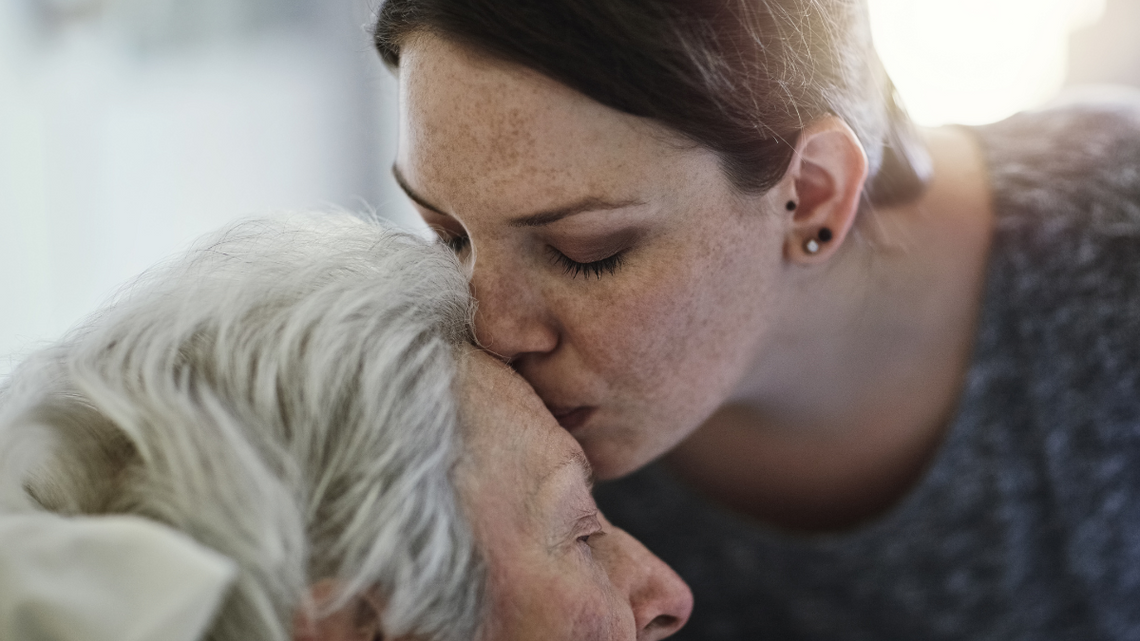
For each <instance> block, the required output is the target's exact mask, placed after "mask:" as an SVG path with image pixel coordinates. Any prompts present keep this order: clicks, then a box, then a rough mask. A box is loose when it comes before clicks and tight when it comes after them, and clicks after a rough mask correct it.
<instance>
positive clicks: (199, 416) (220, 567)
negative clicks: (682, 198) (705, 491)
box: [0, 215, 691, 641]
mask: <svg viewBox="0 0 1140 641" xmlns="http://www.w3.org/2000/svg"><path fill="white" fill-rule="evenodd" d="M470 311H471V303H470V300H469V297H468V294H467V284H466V282H465V280H464V278H463V275H462V273H461V272H460V270H459V269H458V268H457V266H456V264H455V261H454V260H453V259H452V258H451V257H450V256H449V255H447V252H446V251H444V250H442V249H439V248H435V247H431V246H430V245H428V244H427V243H425V242H423V241H421V240H419V239H417V238H414V237H411V236H408V235H404V234H399V233H394V232H390V231H387V230H385V229H383V228H382V227H381V226H379V225H377V224H371V223H365V222H362V221H359V220H357V219H354V218H352V217H350V216H347V215H325V216H302V217H292V218H287V219H270V220H263V221H253V222H247V223H243V224H239V225H237V226H234V227H232V228H230V229H228V230H226V231H224V232H223V233H221V234H220V235H219V236H217V237H216V238H214V239H213V240H211V241H209V242H206V243H205V244H203V245H201V246H200V247H199V248H198V249H196V250H194V251H192V252H191V253H189V254H188V255H187V256H185V257H184V258H182V259H179V260H177V261H175V262H174V263H172V264H170V265H167V266H165V267H162V268H160V269H157V270H155V271H152V272H151V273H149V274H147V275H146V276H145V278H144V279H142V280H141V281H139V282H138V283H137V284H136V285H135V286H133V287H131V288H129V289H127V290H125V291H124V292H123V293H122V294H120V295H119V296H118V298H117V300H116V301H115V302H114V303H113V304H111V305H110V306H108V307H107V308H106V309H104V310H103V311H102V312H100V313H99V314H98V315H96V316H95V317H93V318H92V319H91V320H90V321H89V322H88V323H87V324H85V325H84V326H82V327H81V328H80V329H78V330H77V331H75V332H74V333H73V334H72V335H71V336H69V337H68V338H66V339H65V340H64V341H62V342H60V343H59V344H57V345H55V346H52V347H50V348H48V349H46V350H44V351H42V352H40V353H38V354H35V355H33V356H32V357H31V358H30V359H28V360H27V361H26V362H25V363H23V365H22V366H21V367H20V368H19V369H18V370H17V371H16V372H15V373H14V374H13V375H12V378H11V379H10V381H9V382H8V384H7V386H6V389H5V390H4V392H3V396H2V397H0V457H2V458H0V471H2V472H3V476H2V477H0V500H2V501H3V506H4V510H3V513H2V514H0V538H3V537H5V536H7V537H8V538H7V539H6V540H5V542H4V543H5V544H4V546H3V549H2V550H0V595H3V596H4V601H5V603H4V605H3V606H0V637H3V638H4V639H5V640H12V641H15V640H23V639H33V638H45V635H47V636H50V637H51V638H76V639H79V638H82V639H92V638H98V637H97V635H96V632H97V631H96V630H95V629H94V626H95V624H94V623H85V621H91V620H92V618H94V619H99V620H101V621H102V624H103V625H104V628H102V629H103V630H104V631H105V632H106V633H107V635H108V636H107V638H119V639H122V638H139V639H142V638H186V639H191V638H196V636H197V635H196V634H191V635H187V631H186V630H185V629H177V630H173V629H172V630H166V631H164V630H161V629H159V630H153V629H151V630H150V632H149V634H148V633H142V634H139V635H137V636H131V635H130V634H127V633H126V631H128V630H135V631H136V632H137V630H139V629H142V630H147V628H146V625H147V624H153V622H154V621H160V622H161V621H164V620H165V619H164V618H163V617H167V619H169V620H172V621H174V622H175V623H172V624H171V625H188V624H187V623H186V622H187V621H192V622H196V623H195V624H196V625H201V626H204V627H206V628H207V629H208V630H207V632H205V635H204V638H208V639H213V640H218V641H221V640H223V639H232V640H235V641H237V640H242V641H252V640H258V639H265V640H270V639H273V640H286V639H295V640H300V639H305V640H310V641H317V640H334V639H335V640H345V639H354V640H363V641H369V640H374V639H382V638H383V639H394V638H415V639H429V640H440V641H444V640H448V641H450V640H455V641H458V640H460V639H472V638H479V639H538V638H542V639H562V638H565V639H597V640H603V639H606V640H608V639H629V640H633V639H639V640H640V639H658V638H662V637H665V636H668V635H669V634H671V633H672V632H674V631H675V630H677V629H678V628H679V627H680V626H681V625H682V624H683V623H684V622H685V619H686V618H687V616H688V611H689V608H690V603H691V597H690V596H689V593H688V590H687V588H686V587H685V585H684V584H683V583H682V582H681V581H680V580H679V579H678V578H677V577H676V575H674V574H673V573H672V572H671V571H670V570H669V569H668V568H667V567H666V566H665V565H664V564H663V563H661V561H659V560H658V559H656V558H655V557H653V556H652V555H651V554H649V553H648V552H647V551H646V550H645V549H644V548H643V547H641V546H640V545H639V544H638V543H637V542H636V541H634V540H633V539H632V538H630V537H629V536H628V535H626V534H624V533H623V532H621V531H620V530H617V529H616V528H613V527H612V526H610V525H609V524H608V523H607V522H606V521H605V519H604V518H603V517H602V516H601V514H599V512H598V510H597V508H596V507H595V505H594V502H593V500H592V498H591V496H590V487H589V483H590V478H591V471H590V468H589V466H588V463H587V462H586V459H585V457H584V456H583V454H582V451H581V449H580V447H579V446H578V445H577V443H576V442H575V441H574V440H573V438H571V437H570V436H569V435H568V434H566V433H565V431H564V430H562V429H561V428H560V427H559V426H558V424H557V423H556V422H555V420H554V418H553V417H552V416H551V415H550V414H549V413H548V412H547V411H546V409H545V408H544V407H543V406H542V403H541V402H540V401H539V400H538V398H537V397H536V396H535V395H534V393H533V392H532V391H531V390H530V388H529V387H528V386H527V385H526V384H525V383H524V382H523V381H522V379H521V378H519V377H517V376H516V375H514V374H513V373H512V372H511V371H510V370H508V369H507V368H506V367H505V366H503V365H502V364H501V363H499V362H497V361H495V360H494V359H493V358H491V357H489V356H487V355H486V354H484V353H482V352H478V351H475V350H474V349H472V348H471V347H470V346H469V343H468V336H469V326H468V322H469V316H470ZM47 513H55V515H62V516H51V515H49V514H47ZM111 515H133V516H134V517H141V519H142V520H143V521H144V522H145V523H147V524H150V525H151V526H152V527H156V526H157V525H158V524H161V526H162V527H161V529H164V530H168V531H177V532H180V533H183V534H185V535H188V536H189V537H191V538H192V539H193V541H196V542H197V543H196V544H194V545H197V546H199V547H200V548H203V549H205V550H208V551H209V552H208V554H206V556H205V557H203V558H204V560H202V561H201V562H198V563H197V564H196V565H195V564H193V563H189V562H187V563H184V564H181V565H179V564H174V563H172V564H171V567H172V568H173V567H179V568H185V567H198V568H200V569H201V568H205V569H204V570H202V571H201V572H197V573H191V572H187V573H185V574H183V575H177V576H173V577H165V578H166V579H167V580H165V581H163V580H162V579H163V578H164V577H161V576H160V577H158V578H157V579H156V578H155V577H153V576H151V577H150V578H149V579H148V580H150V581H152V582H154V583H155V584H156V585H159V584H161V585H167V584H170V583H172V582H173V583H181V582H183V581H187V582H192V581H193V580H196V578H201V577H205V580H203V581H201V582H200V583H201V585H203V586H205V587H204V588H203V589H201V590H185V592H186V598H192V599H197V602H198V604H199V605H198V606H193V604H192V605H191V606H187V605H186V604H184V603H183V604H181V605H178V604H175V605H171V602H170V600H169V599H168V600H166V601H161V600H158V602H160V603H161V604H164V605H162V607H160V608H157V610H155V611H148V610H147V608H146V607H145V604H146V603H148V602H149V601H147V600H146V599H143V600H141V601H135V602H128V603H126V606H127V612H126V613H124V612H123V611H122V610H116V609H115V608H116V606H122V605H124V604H123V603H121V602H119V601H116V598H115V595H126V594H136V595H137V593H138V592H139V590H134V591H133V592H132V591H131V590H130V589H126V590H118V591H116V590H117V588H116V584H115V582H116V581H119V582H124V581H125V582H128V583H129V582H130V581H131V580H132V575H131V571H129V570H130V568H126V569H124V568H118V574H116V568H114V567H112V568H108V567H107V565H108V564H107V563H103V564H102V565H101V564H100V562H99V561H100V559H98V558H96V559H90V558H87V557H88V556H90V552H91V550H108V549H113V548H114V544H115V541H114V540H113V539H114V537H113V536H112V537H110V538H111V539H112V540H110V541H108V540H107V539H108V536H107V535H106V532H104V533H103V534H104V536H103V537H102V539H101V540H100V542H99V543H98V544H96V543H92V541H94V540H96V539H99V528H100V527H101V526H102V525H104V524H106V523H108V522H110V521H111V520H112V519H113V518H118V519H120V522H119V525H118V526H117V527H118V529H114V528H112V530H113V531H114V532H118V533H119V535H120V539H119V541H120V542H121V543H123V544H128V543H129V542H131V541H143V540H149V539H147V537H146V536H142V535H140V534H139V533H138V531H137V529H138V528H137V527H135V528H134V529H133V530H132V527H133V526H130V525H131V524H130V523H126V524H124V523H123V522H122V521H121V517H112V516H111ZM65 517H66V518H65ZM138 520H139V519H136V521H138ZM137 525H138V523H135V524H134V526H137ZM85 528H86V529H85ZM60 532H65V533H67V534H66V535H60V534H59V533H60ZM131 532H134V534H131ZM123 537H127V538H123ZM43 541H71V542H72V545H71V547H69V548H68V550H70V552H69V553H68V554H70V555H71V556H69V557H68V558H71V559H72V562H69V563H68V566H71V565H72V563H74V564H76V565H79V566H81V567H82V565H83V564H84V563H85V562H88V563H90V564H91V565H92V567H98V568H101V569H100V570H99V571H101V572H110V574H111V575H113V576H114V577H117V578H113V579H111V580H108V581H104V582H102V583H101V582H100V581H88V582H87V583H86V584H84V585H94V586H95V587H97V588H98V593H97V594H86V595H85V594H76V593H75V592H74V591H72V588H73V587H74V585H73V584H59V585H54V584H52V583H51V582H50V578H51V576H53V575H52V572H53V571H54V572H59V571H61V568H59V567H57V566H58V565H59V564H58V563H56V562H54V561H52V560H51V557H50V555H47V556H45V555H42V554H41V555H40V556H38V557H37V556H36V555H35V554H31V555H30V557H29V556H22V555H21V552H20V550H21V549H32V550H34V549H35V548H36V546H37V545H42V542H43ZM76 541H79V543H76ZM84 541H86V543H84ZM187 545H189V543H188V542H187V541H183V542H181V543H177V544H176V543H169V544H164V546H159V548H161V549H162V550H172V551H171V552H170V554H172V555H173V554H175V552H174V550H181V552H177V554H179V555H181V556H180V557H179V558H191V557H192V556H193V555H192V554H191V553H190V552H186V550H185V548H186V546H187ZM152 547H153V546H152ZM159 548H155V549H159ZM85 551H86V556H85ZM200 552H201V550H200ZM139 554H140V555H142V556H143V557H144V558H145V559H150V560H154V559H158V560H161V558H162V555H161V554H159V553H154V551H153V550H152V549H151V547H148V548H146V549H145V550H144V549H142V548H140V551H139ZM129 556H130V555H129V554H127V555H120V556H114V555H112V557H111V558H114V559H120V558H128V557H129ZM199 556H202V555H201V554H199ZM56 558H58V557H56ZM29 559H31V560H29ZM35 559H40V560H41V561H42V563H40V565H39V566H38V567H37V566H36V563H35V561H34V560H35ZM45 559H46V560H45ZM29 564H31V566H32V567H30V568H29V567H28V566H29ZM128 565H129V564H128ZM135 565H136V566H137V565H138V563H135ZM136 569H137V568H136ZM63 570H69V571H70V574H69V576H71V577H72V578H73V579H74V578H75V577H76V576H77V575H81V574H82V573H81V572H77V571H74V568H70V567H68V568H63ZM37 572H38V573H37ZM149 573H150V574H151V575H154V574H161V572H159V571H156V570H154V569H153V568H152V569H151V570H149ZM136 574H138V572H136ZM13 576H26V577H30V578H29V579H28V580H27V581H24V582H22V583H21V582H19V581H13V580H12V577H13ZM45 577H46V578H45ZM82 579H83V577H82V576H79V579H78V580H79V581H80V584H83V583H82ZM229 583H232V585H230V586H229V587H228V589H226V588H225V586H226V585H227V584H229ZM209 586H217V589H215V590H213V591H211V590H210V589H207V588H209ZM127 587H128V588H129V587H130V586H127ZM85 598H86V601H85ZM211 599H212V600H211ZM93 603H94V604H97V605H94V606H93V605H92V604H93ZM212 603H220V609H219V610H218V613H217V616H216V618H211V616H210V615H211V613H212V607H213V606H212V605H211V604H212ZM85 604H86V605H85ZM202 604H204V605H202ZM84 608H86V612H85V610H84ZM108 610H110V611H111V612H112V614H111V615H108V614H107V611H108ZM92 612H93V613H92ZM171 612H175V613H185V612H189V613H190V614H180V615H179V616H171ZM85 613H86V615H88V619H84V618H83V616H84V614H85ZM128 615H129V616H128ZM191 615H193V616H191ZM100 617H101V618H100ZM108 621H110V622H109V623H108ZM140 622H141V623H140ZM85 625H87V626H88V627H86V628H85V627H84V626H85ZM69 626H70V627H69ZM116 626H117V627H116ZM140 626H141V627H140ZM115 634H118V636H117V637H116V636H114V635H115ZM69 635H70V636H69Z"/></svg>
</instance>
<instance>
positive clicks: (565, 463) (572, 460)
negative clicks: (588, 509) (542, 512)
mask: <svg viewBox="0 0 1140 641" xmlns="http://www.w3.org/2000/svg"><path fill="white" fill-rule="evenodd" d="M569 466H577V467H578V470H579V471H580V472H581V474H582V480H583V481H585V483H586V489H587V490H588V491H589V492H590V494H593V493H594V482H595V480H596V479H597V477H596V475H595V474H594V468H593V466H591V465H590V461H589V459H587V458H586V455H585V454H584V453H583V452H582V450H581V448H574V451H573V452H571V453H570V454H569V455H567V456H566V457H565V458H563V459H562V460H561V461H560V462H559V463H558V464H557V465H555V466H554V467H552V468H551V469H550V471H549V472H547V473H546V474H543V475H542V478H540V479H539V480H538V482H537V483H535V484H534V487H532V488H531V490H530V491H529V492H527V497H526V509H527V513H529V514H531V515H532V516H533V515H536V514H538V512H539V510H538V504H537V503H536V501H537V499H538V496H539V494H541V493H542V490H543V488H544V487H546V484H547V483H549V482H550V480H551V479H553V478H556V477H557V476H558V474H559V473H560V472H562V470H564V469H566V468H567V467H569Z"/></svg>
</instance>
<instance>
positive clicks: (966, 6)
mask: <svg viewBox="0 0 1140 641" xmlns="http://www.w3.org/2000/svg"><path fill="white" fill-rule="evenodd" d="M869 4H870V9H871V24H872V30H873V33H874V37H875V45H876V48H877V49H878V50H879V54H880V56H882V59H883V64H884V65H885V66H886V68H887V71H888V72H889V73H890V74H891V78H892V79H893V80H894V81H895V85H896V86H897V87H898V90H899V93H900V94H901V95H902V98H903V100H904V102H905V103H906V106H907V109H908V110H909V111H910V113H911V115H912V116H913V117H914V119H915V120H916V121H917V122H918V123H920V124H923V125H930V126H935V125H941V124H946V123H951V122H956V123H964V124H982V123H987V122H994V121H996V120H1000V119H1002V118H1005V117H1006V116H1010V115H1012V114H1014V113H1016V112H1018V111H1021V110H1023V109H1027V108H1031V107H1034V106H1037V105H1040V104H1041V103H1042V102H1044V101H1046V100H1048V99H1049V98H1051V97H1052V96H1053V95H1054V94H1055V93H1056V92H1057V90H1058V89H1059V88H1060V87H1061V83H1062V82H1063V80H1064V78H1065V71H1066V59H1067V56H1068V39H1069V34H1070V33H1071V32H1072V31H1073V30H1074V29H1077V28H1080V27H1082V26H1087V25H1089V24H1092V23H1093V22H1095V21H1096V20H1097V19H1098V18H1099V17H1100V15H1101V14H1102V13H1103V11H1104V0H869Z"/></svg>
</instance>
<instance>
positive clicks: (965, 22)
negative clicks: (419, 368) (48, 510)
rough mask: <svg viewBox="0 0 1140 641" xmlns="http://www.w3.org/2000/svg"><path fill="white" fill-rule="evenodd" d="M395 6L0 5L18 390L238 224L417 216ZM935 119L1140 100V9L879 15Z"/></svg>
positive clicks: (968, 3)
mask: <svg viewBox="0 0 1140 641" xmlns="http://www.w3.org/2000/svg"><path fill="white" fill-rule="evenodd" d="M378 2H379V0H189V1H188V0H0V379H2V378H3V377H4V376H5V375H6V374H7V372H8V371H10V368H11V366H12V364H13V363H14V362H17V361H18V359H19V356H20V355H21V354H23V353H26V352H28V351H30V350H32V349H34V348H36V347H37V346H40V345H42V344H43V343H44V342H45V341H48V340H51V339H54V338H57V337H58V336H59V335H61V334H62V333H63V332H64V331H65V330H66V329H67V328H68V327H70V326H71V325H72V324H73V323H75V322H76V321H77V320H79V319H80V318H81V317H82V316H84V315H85V314H87V313H89V312H90V311H92V310H93V309H94V308H95V307H96V306H97V305H98V304H99V303H100V302H101V301H103V300H104V299H106V298H107V297H108V296H109V295H110V294H111V293H113V292H114V290H115V288H116V287H117V286H119V285H120V284H121V283H123V282H124V281H126V280H127V279H129V278H130V277H132V276H133V275H135V274H137V273H138V272H140V271H141V270H143V269H145V268H146V267H147V266H149V265H151V264H153V263H155V262H157V261H158V260H161V259H162V258H163V257H166V256H169V255H170V254H172V253H174V252H177V251H179V250H181V249H183V248H185V247H186V246H187V245H188V244H189V243H190V241H191V240H193V239H194V238H195V237H197V236H198V235H200V234H202V233H205V232H207V231H209V230H211V229H213V228H216V227H218V226H220V225H222V224H224V223H225V222H227V221H229V220H232V219H234V218H236V217H239V216H244V215H249V214H255V213H259V212H269V211H277V210H282V209H303V208H310V207H323V206H339V207H346V208H351V209H361V208H372V209H376V210H378V211H379V212H380V213H382V214H383V215H385V216H387V217H389V218H391V219H393V220H395V221H397V222H398V223H400V224H404V225H406V226H413V227H414V226H415V224H416V223H415V218H414V216H413V214H412V211H411V209H410V207H409V206H408V204H407V203H406V201H405V200H404V198H403V196H402V195H401V194H400V193H399V190H398V188H397V187H396V186H395V184H394V183H393V181H392V179H391V177H390V175H389V172H388V168H389V165H390V164H391V162H392V159H393V157H394V154H395V100H396V90H395V84H394V80H393V79H392V77H391V75H390V74H389V73H388V71H387V70H386V69H385V68H384V67H383V66H382V65H381V64H380V62H379V60H378V58H377V56H376V55H375V54H374V53H373V51H372V48H371V44H370V42H369V38H368V34H367V26H368V24H369V23H370V21H371V16H372V15H373V12H374V11H375V8H376V4H377V3H378ZM870 4H871V11H872V20H873V24H874V32H875V39H876V42H877V44H878V46H879V49H880V52H881V54H882V56H883V59H884V63H885V64H886V65H887V68H888V70H889V71H890V72H891V74H892V77H894V79H895V81H896V84H897V85H898V87H899V90H900V92H901V93H902V95H903V98H904V100H905V101H906V102H907V104H908V106H909V108H910V109H911V111H912V113H913V114H914V116H915V117H916V119H917V120H918V121H919V122H921V123H923V124H927V125H937V124H942V123H946V122H963V123H984V122H991V121H995V120H999V119H1001V118H1004V117H1006V116H1008V115H1010V114H1012V113H1015V112H1016V111H1019V110H1021V109H1026V108H1030V107H1033V106H1035V105H1038V104H1041V103H1042V102H1044V101H1046V100H1048V99H1049V98H1050V97H1052V96H1053V95H1055V94H1056V93H1057V91H1058V90H1060V89H1061V88H1062V87H1063V86H1064V85H1066V84H1085V83H1120V84H1132V85H1140V38H1138V37H1137V30H1138V28H1140V0H870Z"/></svg>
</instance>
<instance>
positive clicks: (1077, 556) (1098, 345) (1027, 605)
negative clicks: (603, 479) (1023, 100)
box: [597, 101, 1140, 641]
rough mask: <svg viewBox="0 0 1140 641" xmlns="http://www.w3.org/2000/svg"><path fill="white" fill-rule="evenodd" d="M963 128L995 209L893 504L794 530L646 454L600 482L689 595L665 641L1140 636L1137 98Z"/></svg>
mask: <svg viewBox="0 0 1140 641" xmlns="http://www.w3.org/2000/svg"><path fill="white" fill-rule="evenodd" d="M974 131H975V132H976V134H977V136H978V137H979V139H980V140H981V142H982V145H983V147H984V149H985V153H986V156H987V162H988V167H989V172H990V176H991V179H992V182H993V187H994V197H995V206H996V210H997V229H996V236H995V238H994V244H993V253H992V256H991V257H990V263H989V267H988V276H987V279H988V282H987V290H986V293H985V300H984V305H983V309H982V316H981V327H980V333H979V336H978V341H977V345H976V348H975V354H974V360H973V364H972V366H971V369H970V371H969V373H968V379H967V383H966V388H965V391H964V394H963V397H962V399H961V401H960V403H961V405H960V407H959V410H958V416H957V418H956V419H955V422H954V423H953V425H952V427H951V428H950V431H949V434H948V436H947V439H946V441H945V442H944V444H943V445H942V447H941V450H940V451H939V453H938V454H937V455H936V458H935V460H934V462H933V463H932V465H931V468H930V469H929V470H928V472H927V473H926V475H925V477H924V478H923V479H922V480H921V481H920V482H919V484H918V485H917V486H916V487H915V488H914V489H913V490H911V491H910V493H909V494H908V495H907V496H906V497H905V498H904V499H903V501H902V502H901V503H900V504H899V505H897V506H896V507H895V508H894V509H893V510H892V511H890V512H889V513H888V514H887V515H885V516H883V517H881V518H880V519H878V520H877V521H875V522H873V523H871V524H869V525H867V526H865V527H862V528H860V529H858V530H856V531H854V532H850V533H846V534H843V535H828V536H817V537H792V536H787V535H782V534H780V533H778V532H775V531H773V530H770V529H767V528H765V527H763V526H761V525H758V524H755V523H752V522H749V521H747V520H745V519H743V518H740V517H736V516H734V515H732V514H729V513H727V512H725V511H722V510H720V509H718V508H717V507H715V506H713V505H710V504H709V503H707V502H705V501H703V500H702V499H700V498H699V497H697V496H696V495H694V494H693V493H691V492H690V491H689V490H688V489H686V488H685V487H683V486H681V485H680V484H679V483H677V482H676V481H674V480H672V479H671V478H670V477H669V476H668V474H667V473H666V472H665V471H664V470H662V469H660V468H659V467H657V466H651V467H649V468H647V469H645V470H643V471H642V472H639V473H637V474H635V475H633V476H631V477H629V478H627V479H625V480H622V481H620V482H617V483H612V484H609V485H606V486H603V487H601V488H599V490H598V493H597V494H598V498H599V503H600V504H601V507H602V509H603V510H604V511H605V512H606V513H607V514H608V516H609V517H610V519H611V520H612V521H613V522H614V523H616V524H617V525H619V526H621V527H624V528H625V529H627V530H628V531H629V532H630V533H632V534H633V535H634V536H637V537H639V538H640V539H641V540H642V541H643V542H645V543H646V545H647V546H648V547H649V548H650V549H652V550H653V551H655V552H656V553H657V554H658V555H660V556H661V557H662V558H663V559H664V560H665V561H666V562H668V563H669V564H670V565H672V566H673V567H674V568H676V570H677V571H678V572H679V573H680V574H681V575H682V576H683V577H684V578H685V580H686V581H688V582H689V585H690V586H691V587H692V588H693V592H694V595H695V597H696V607H695V610H694V613H693V617H692V619H691V621H690V623H689V625H688V626H687V627H686V629H685V630H683V631H682V632H681V633H680V634H679V635H678V636H677V637H676V638H677V639H700V640H702V641H718V640H721V639H778V640H783V639H876V640H896V639H897V640H904V639H905V640H910V639H914V640H925V639H992V640H994V641H998V640H1001V641H1009V640H1015V639H1025V640H1027V641H1028V640H1034V641H1037V640H1043V639H1081V640H1093V639H1138V640H1140V103H1129V102H1127V101H1117V102H1113V103H1107V102H1102V103H1082V104H1078V105H1069V106H1066V107H1063V108H1056V109H1053V110H1050V111H1041V112H1035V113H1026V114H1022V115H1018V116H1015V117H1013V118H1011V119H1009V120H1006V121H1004V122H1001V123H998V124H995V125H989V126H986V127H981V128H977V129H975V130H974Z"/></svg>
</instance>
